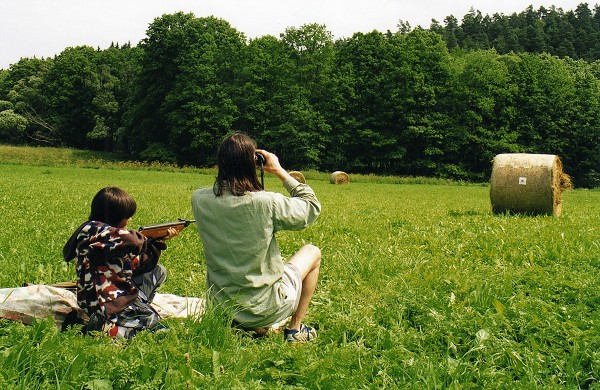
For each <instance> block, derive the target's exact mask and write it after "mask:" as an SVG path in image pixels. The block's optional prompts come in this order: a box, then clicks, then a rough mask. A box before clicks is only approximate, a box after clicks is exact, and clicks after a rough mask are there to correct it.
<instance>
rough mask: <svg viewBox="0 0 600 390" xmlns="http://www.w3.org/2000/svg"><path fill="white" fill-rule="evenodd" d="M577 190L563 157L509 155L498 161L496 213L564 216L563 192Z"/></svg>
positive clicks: (493, 195) (493, 189) (493, 183)
mask: <svg viewBox="0 0 600 390" xmlns="http://www.w3.org/2000/svg"><path fill="white" fill-rule="evenodd" d="M571 188H573V186H572V184H571V178H570V177H569V175H567V174H566V173H564V172H563V170H562V162H561V161H560V158H559V157H558V156H556V155H552V154H527V153H507V154H499V155H497V156H496V157H495V158H494V162H493V167H492V175H491V178H490V200H491V202H492V212H494V213H504V212H511V213H524V214H547V215H554V216H556V217H559V216H560V215H561V214H562V192H563V191H564V190H567V189H571Z"/></svg>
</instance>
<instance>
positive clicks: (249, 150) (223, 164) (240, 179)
mask: <svg viewBox="0 0 600 390" xmlns="http://www.w3.org/2000/svg"><path fill="white" fill-rule="evenodd" d="M255 152H256V142H254V140H253V139H252V138H250V137H248V136H247V135H245V134H243V133H239V132H235V133H233V134H231V135H229V136H227V137H226V138H225V139H224V140H223V142H222V143H221V146H220V147H219V151H218V152H217V164H218V167H219V171H218V173H217V180H216V182H215V186H214V192H215V195H216V196H221V195H223V190H224V189H225V188H229V190H230V191H231V193H232V194H233V195H235V196H242V195H244V194H245V193H246V192H248V191H250V192H255V191H262V187H261V185H260V182H259V181H258V177H257V176H256V161H255V159H254V153H255Z"/></svg>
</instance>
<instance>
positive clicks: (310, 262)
mask: <svg viewBox="0 0 600 390" xmlns="http://www.w3.org/2000/svg"><path fill="white" fill-rule="evenodd" d="M288 263H291V264H293V265H294V266H296V267H297V268H298V271H300V277H301V278H302V292H301V293H300V302H299V303H298V309H296V312H295V313H294V314H293V315H292V319H291V321H290V325H289V329H295V330H300V324H301V323H302V320H303V319H304V316H305V315H306V311H307V310H308V304H309V303H310V300H311V299H312V296H313V293H314V292H315V288H316V287H317V280H318V279H319V270H320V268H321V250H320V249H319V248H318V247H316V246H314V245H311V244H308V245H305V246H303V247H302V248H300V250H299V251H298V252H296V253H295V254H294V256H292V258H291V259H290V260H289V261H288Z"/></svg>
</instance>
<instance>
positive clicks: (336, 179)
mask: <svg viewBox="0 0 600 390" xmlns="http://www.w3.org/2000/svg"><path fill="white" fill-rule="evenodd" d="M329 182H330V183H331V184H348V183H349V180H348V174H347V173H346V172H342V171H335V172H333V173H332V174H331V175H330V176H329Z"/></svg>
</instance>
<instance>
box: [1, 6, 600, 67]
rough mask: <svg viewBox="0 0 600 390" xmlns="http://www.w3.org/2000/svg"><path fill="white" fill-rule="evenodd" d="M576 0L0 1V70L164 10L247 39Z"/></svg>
mask: <svg viewBox="0 0 600 390" xmlns="http://www.w3.org/2000/svg"><path fill="white" fill-rule="evenodd" d="M581 3H586V4H588V5H589V8H590V9H591V10H592V11H593V10H594V7H595V5H596V3H595V2H591V1H590V2H584V1H579V0H537V1H529V0H503V1H481V0H479V1H477V0H0V43H1V45H0V69H7V68H8V67H9V66H10V64H13V63H15V62H17V61H18V60H19V59H20V58H22V57H29V58H31V57H34V56H35V57H37V58H43V57H52V56H54V55H55V54H59V53H60V52H61V51H63V50H64V49H65V48H67V47H70V46H79V45H90V46H93V47H100V48H101V49H105V48H107V47H108V46H110V44H111V42H118V43H120V44H122V43H127V42H130V43H131V44H132V45H137V44H138V43H139V41H140V40H141V39H143V38H144V37H145V36H146V30H147V28H148V25H149V24H150V23H151V22H152V21H153V20H154V19H155V18H157V17H160V16H161V15H163V14H170V13H175V12H177V11H184V12H191V13H193V14H194V15H195V16H197V17H204V16H215V17H218V18H221V19H224V20H226V21H227V22H229V23H230V24H231V25H232V27H234V28H235V29H237V30H238V31H240V32H242V33H243V34H244V35H246V37H248V38H255V37H260V36H264V35H274V36H276V37H278V36H279V34H280V33H282V32H284V31H285V29H286V28H287V27H300V26H302V25H303V24H307V23H319V24H324V25H325V26H326V27H327V29H328V30H329V31H331V32H332V33H333V35H334V37H335V38H342V37H350V36H352V34H353V33H355V32H370V31H373V30H378V31H381V32H385V31H387V30H390V31H396V30H397V25H398V22H399V21H400V20H403V21H405V22H408V23H410V25H411V26H412V27H416V26H417V25H420V26H422V27H424V28H429V26H430V23H431V19H436V20H437V21H439V22H440V23H442V24H443V20H444V18H445V17H446V16H448V15H454V16H455V17H456V18H457V19H458V20H459V22H460V21H461V20H462V17H463V16H464V15H465V14H466V13H468V12H469V10H470V9H471V8H474V9H475V10H479V11H481V12H482V14H484V15H485V14H489V15H492V14H494V13H502V14H505V15H510V14H512V13H514V12H516V13H519V12H521V11H523V10H525V9H526V8H527V7H528V6H529V5H532V6H533V7H534V9H538V8H539V7H540V6H544V7H550V6H552V5H554V6H556V7H557V8H562V9H563V10H564V11H567V10H575V8H576V7H577V5H579V4H581Z"/></svg>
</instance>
